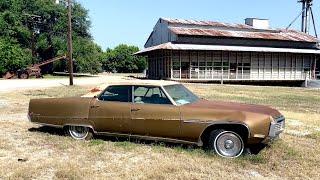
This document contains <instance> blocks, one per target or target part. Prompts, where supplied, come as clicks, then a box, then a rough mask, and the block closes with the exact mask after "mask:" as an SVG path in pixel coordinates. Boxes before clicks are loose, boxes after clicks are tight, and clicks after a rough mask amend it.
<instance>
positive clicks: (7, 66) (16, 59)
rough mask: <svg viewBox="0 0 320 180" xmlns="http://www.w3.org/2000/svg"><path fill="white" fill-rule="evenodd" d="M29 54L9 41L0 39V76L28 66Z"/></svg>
mask: <svg viewBox="0 0 320 180" xmlns="http://www.w3.org/2000/svg"><path fill="white" fill-rule="evenodd" d="M30 60H31V52H30V51H28V50H25V49H22V48H21V47H20V46H19V45H18V44H16V43H13V42H11V41H10V40H7V39H3V38H0V74H4V73H5V72H6V71H12V70H18V69H20V68H23V67H25V66H26V64H29V63H30Z"/></svg>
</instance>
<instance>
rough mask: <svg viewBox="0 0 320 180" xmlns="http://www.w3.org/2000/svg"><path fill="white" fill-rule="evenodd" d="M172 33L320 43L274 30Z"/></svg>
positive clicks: (181, 30) (179, 29)
mask: <svg viewBox="0 0 320 180" xmlns="http://www.w3.org/2000/svg"><path fill="white" fill-rule="evenodd" d="M169 29H170V30H171V32H173V33H174V34H177V35H188V36H207V37H231V38H245V39H264V40H281V41H298V42H312V43H316V42H318V40H317V38H315V37H313V36H311V35H308V34H305V33H302V32H298V31H295V30H274V31H258V32H257V31H250V30H247V31H243V30H242V31H237V30H233V29H232V30H221V29H204V28H186V27H170V28H169Z"/></svg>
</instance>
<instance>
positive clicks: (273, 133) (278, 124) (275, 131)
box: [269, 115, 285, 139]
mask: <svg viewBox="0 0 320 180" xmlns="http://www.w3.org/2000/svg"><path fill="white" fill-rule="evenodd" d="M284 128H285V117H284V116H282V115H281V116H279V117H276V118H274V121H273V122H271V124H270V129H269V138H270V139H275V138H277V137H279V134H281V133H282V132H283V131H284Z"/></svg>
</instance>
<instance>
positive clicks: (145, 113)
mask: <svg viewBox="0 0 320 180" xmlns="http://www.w3.org/2000/svg"><path fill="white" fill-rule="evenodd" d="M133 95H134V97H133V101H134V103H133V105H132V109H131V117H132V134H138V135H145V136H154V137H166V138H176V137H179V136H180V125H181V124H180V123H181V121H180V110H179V107H177V106H175V105H173V104H172V103H171V101H170V100H169V99H168V98H167V96H166V95H165V93H164V91H163V90H162V89H161V87H157V86H134V88H133Z"/></svg>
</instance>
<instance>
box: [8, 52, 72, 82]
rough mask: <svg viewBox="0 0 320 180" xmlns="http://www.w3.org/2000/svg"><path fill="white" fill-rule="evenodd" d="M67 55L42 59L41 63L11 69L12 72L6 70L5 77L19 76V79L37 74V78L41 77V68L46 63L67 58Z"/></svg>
mask: <svg viewBox="0 0 320 180" xmlns="http://www.w3.org/2000/svg"><path fill="white" fill-rule="evenodd" d="M66 58H67V57H66V56H65V55H64V56H59V57H55V58H52V59H48V60H45V61H42V62H40V63H37V64H34V65H32V66H29V67H27V68H24V69H19V70H17V71H11V72H9V71H8V72H6V74H5V75H4V78H5V79H14V78H19V79H28V78H29V77H32V76H35V77H36V78H41V77H42V74H41V68H40V67H42V66H44V65H47V64H50V63H53V62H55V61H60V60H63V59H66Z"/></svg>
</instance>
